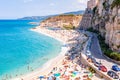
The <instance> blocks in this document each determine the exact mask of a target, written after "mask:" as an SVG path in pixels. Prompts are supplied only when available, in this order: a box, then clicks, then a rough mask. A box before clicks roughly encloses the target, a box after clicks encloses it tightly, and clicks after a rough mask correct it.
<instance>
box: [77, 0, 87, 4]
mask: <svg viewBox="0 0 120 80" xmlns="http://www.w3.org/2000/svg"><path fill="white" fill-rule="evenodd" d="M77 1H78V2H79V3H80V4H87V1H88V0H77Z"/></svg>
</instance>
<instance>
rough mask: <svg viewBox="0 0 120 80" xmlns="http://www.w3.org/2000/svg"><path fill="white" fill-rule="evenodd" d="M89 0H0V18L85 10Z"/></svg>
mask: <svg viewBox="0 0 120 80" xmlns="http://www.w3.org/2000/svg"><path fill="white" fill-rule="evenodd" d="M87 1H88V0H0V19H16V18H21V17H26V16H45V15H51V14H59V13H65V12H71V11H78V10H85V8H86V6H87Z"/></svg>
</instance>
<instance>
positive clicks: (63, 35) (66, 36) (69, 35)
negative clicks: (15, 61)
mask: <svg viewBox="0 0 120 80" xmlns="http://www.w3.org/2000/svg"><path fill="white" fill-rule="evenodd" d="M31 30H32V31H35V32H38V33H41V34H44V35H46V36H49V37H52V38H54V39H56V40H58V41H60V42H62V43H63V47H62V48H61V52H60V54H59V55H58V56H57V57H55V58H53V59H51V60H49V61H48V62H47V63H45V64H44V65H43V66H42V67H41V68H39V69H37V70H35V71H33V72H31V73H28V74H26V75H23V76H20V77H17V78H15V79H11V80H40V79H39V77H40V76H47V77H49V76H50V73H51V71H53V69H54V68H55V67H57V69H58V68H59V69H60V68H62V69H63V70H64V71H66V72H70V71H67V70H66V68H63V67H64V66H65V65H67V66H68V65H69V67H68V69H71V68H70V67H76V65H77V67H79V69H77V71H79V72H81V70H83V74H82V75H83V76H84V75H85V73H84V70H85V71H86V69H84V68H82V69H81V70H80V68H81V67H80V66H79V65H78V64H80V63H78V64H76V63H77V62H78V60H79V56H80V54H75V55H74V56H72V57H75V59H74V61H75V62H76V63H73V61H72V60H69V59H66V56H65V55H66V54H67V53H68V51H70V50H72V48H73V47H75V48H76V50H77V52H78V53H80V50H81V48H80V47H81V46H80V45H77V44H78V43H79V44H82V43H84V41H86V40H87V37H86V36H85V35H84V34H80V33H79V32H77V31H75V30H49V29H46V28H44V27H41V26H38V27H36V28H34V29H31ZM74 51H75V50H74ZM71 52H72V51H71ZM64 61H65V62H67V64H65V65H63V62H64ZM72 71H75V70H72ZM57 72H59V70H58V71H57ZM71 74H72V73H71ZM82 75H80V76H82ZM80 76H79V77H80ZM94 77H95V76H94ZM63 78H64V77H63ZM96 78H97V77H95V79H96ZM43 80H47V79H46V78H45V79H43ZM60 80H62V79H60ZM73 80H74V79H73ZM98 80H99V79H98Z"/></svg>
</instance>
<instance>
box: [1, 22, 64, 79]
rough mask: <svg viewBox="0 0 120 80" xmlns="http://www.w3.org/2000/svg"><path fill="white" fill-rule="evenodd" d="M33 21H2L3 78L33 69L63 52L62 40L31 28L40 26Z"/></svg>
mask: <svg viewBox="0 0 120 80" xmlns="http://www.w3.org/2000/svg"><path fill="white" fill-rule="evenodd" d="M29 22H33V21H27V20H0V80H1V79H2V78H5V77H8V78H11V77H12V78H13V77H16V76H19V75H23V74H26V73H28V72H31V71H33V70H35V69H37V68H38V67H41V66H42V65H43V64H44V63H45V62H47V61H48V60H50V59H52V58H53V57H55V56H57V55H58V53H59V52H60V50H61V46H62V43H61V42H59V41H57V40H55V39H53V38H50V37H47V36H45V35H42V34H39V33H36V32H33V31H30V28H33V27H35V26H37V25H31V24H29ZM35 22H38V21H35Z"/></svg>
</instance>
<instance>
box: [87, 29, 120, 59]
mask: <svg viewBox="0 0 120 80" xmlns="http://www.w3.org/2000/svg"><path fill="white" fill-rule="evenodd" d="M87 31H90V32H93V33H96V34H97V35H98V39H99V43H100V47H101V49H102V51H103V53H104V54H105V55H106V56H108V57H109V58H111V59H114V60H116V61H120V53H118V52H114V51H112V50H111V49H110V47H109V46H108V45H107V44H106V43H105V38H104V37H102V36H101V35H100V32H99V31H97V30H94V29H93V28H89V29H87Z"/></svg>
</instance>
